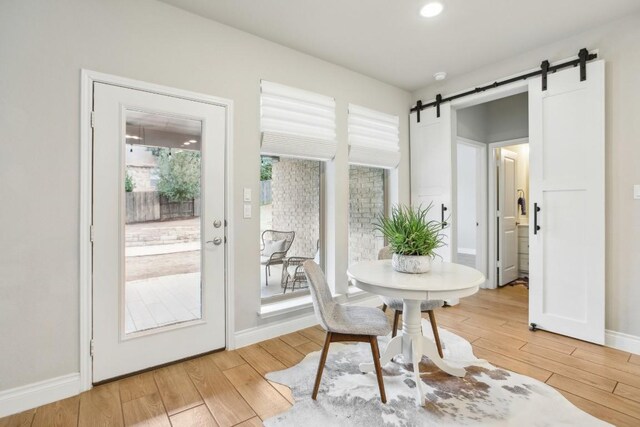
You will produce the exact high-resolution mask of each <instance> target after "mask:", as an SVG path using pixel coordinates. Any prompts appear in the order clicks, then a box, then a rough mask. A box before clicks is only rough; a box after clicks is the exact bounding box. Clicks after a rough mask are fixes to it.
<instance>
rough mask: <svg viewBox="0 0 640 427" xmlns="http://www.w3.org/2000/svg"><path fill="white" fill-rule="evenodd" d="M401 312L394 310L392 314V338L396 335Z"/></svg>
mask: <svg viewBox="0 0 640 427" xmlns="http://www.w3.org/2000/svg"><path fill="white" fill-rule="evenodd" d="M401 314H402V312H401V311H400V310H396V312H395V313H394V315H393V332H392V334H391V337H392V338H393V337H395V336H396V335H398V323H400V315H401Z"/></svg>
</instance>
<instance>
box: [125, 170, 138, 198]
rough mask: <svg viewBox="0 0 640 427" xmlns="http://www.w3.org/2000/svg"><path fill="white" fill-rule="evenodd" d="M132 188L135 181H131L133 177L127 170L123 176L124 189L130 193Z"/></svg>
mask: <svg viewBox="0 0 640 427" xmlns="http://www.w3.org/2000/svg"><path fill="white" fill-rule="evenodd" d="M134 188H136V183H135V182H133V177H132V176H131V175H129V171H127V172H126V173H125V176H124V191H126V192H127V193H131V192H132V191H133V189H134Z"/></svg>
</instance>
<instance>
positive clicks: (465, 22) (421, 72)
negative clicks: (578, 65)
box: [161, 0, 640, 90]
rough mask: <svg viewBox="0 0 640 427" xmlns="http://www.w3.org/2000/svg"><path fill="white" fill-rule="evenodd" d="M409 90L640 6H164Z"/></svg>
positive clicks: (399, 0) (278, 1) (224, 1)
mask: <svg viewBox="0 0 640 427" xmlns="http://www.w3.org/2000/svg"><path fill="white" fill-rule="evenodd" d="M161 1H163V2H165V3H168V4H172V5H174V6H177V7H180V8H182V9H185V10H187V11H190V12H193V13H196V14H198V15H201V16H204V17H206V18H210V19H213V20H215V21H218V22H222V23H224V24H227V25H229V26H232V27H235V28H238V29H240V30H243V31H246V32H249V33H252V34H255V35H257V36H259V37H262V38H265V39H267V40H271V41H273V42H276V43H279V44H282V45H284V46H288V47H291V48H293V49H296V50H299V51H301V52H304V53H308V54H310V55H313V56H315V57H318V58H321V59H324V60H327V61H329V62H333V63H335V64H338V65H342V66H343V67H346V68H349V69H351V70H354V71H357V72H360V73H362V74H366V75H368V76H371V77H374V78H376V79H378V80H381V81H384V82H387V83H390V84H392V85H394V86H397V87H401V88H403V89H406V90H415V89H418V88H420V87H423V86H426V85H428V84H429V83H431V82H433V74H434V73H436V72H438V71H446V72H447V73H448V75H449V76H455V75H460V74H464V73H466V72H469V71H471V70H473V69H475V68H478V67H481V66H483V65H487V64H490V63H492V62H495V61H499V60H502V59H506V58H508V57H511V56H514V55H516V54H518V53H520V52H523V51H526V50H529V49H533V48H536V47H539V46H542V45H545V44H547V43H551V42H553V41H556V40H559V39H562V38H565V37H568V36H571V35H574V34H577V33H579V32H582V31H585V30H588V29H589V28H590V27H592V26H594V25H599V24H603V23H605V22H608V21H611V20H614V19H616V18H619V17H622V16H624V15H626V14H629V13H630V12H631V11H636V10H639V11H640V1H638V0H440V1H441V2H442V3H443V4H444V11H443V12H442V14H441V15H439V16H437V17H435V18H423V17H421V16H420V15H419V10H420V8H421V7H422V6H423V5H424V4H426V3H428V2H429V1H431V0H161Z"/></svg>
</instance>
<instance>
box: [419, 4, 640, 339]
mask: <svg viewBox="0 0 640 427" xmlns="http://www.w3.org/2000/svg"><path fill="white" fill-rule="evenodd" d="M639 40H640V14H635V15H632V16H629V17H627V18H625V19H623V20H620V21H617V22H613V23H611V24H608V25H606V26H603V27H600V28H595V29H593V30H592V31H589V32H587V33H582V34H577V35H575V36H573V37H570V38H567V39H566V40H562V41H558V42H556V43H553V44H550V45H547V46H544V47H541V48H538V49H535V50H531V51H527V52H523V53H522V54H521V55H518V56H516V57H513V58H511V59H507V60H504V61H501V62H496V63H493V64H490V65H488V66H485V67H480V68H478V69H477V70H475V71H474V72H471V73H469V74H465V75H462V76H456V77H454V78H451V79H448V80H445V81H444V82H438V83H434V84H433V85H430V86H428V87H425V88H423V89H421V90H418V91H416V92H414V94H413V98H414V101H416V100H418V99H422V100H423V102H426V101H429V100H432V99H434V98H435V95H436V94H438V93H442V94H443V95H444V96H446V95H448V94H450V93H453V92H455V91H461V90H465V89H469V88H473V87H477V86H479V85H481V84H484V83H487V82H492V81H494V80H495V79H498V78H501V77H504V76H509V75H512V74H516V73H519V72H521V71H523V70H528V69H531V68H535V67H538V66H539V64H540V62H541V61H542V60H544V59H549V60H550V61H558V60H561V59H564V58H567V57H569V56H572V55H576V54H577V52H578V50H579V49H580V48H583V47H587V48H589V49H599V56H600V58H604V59H605V60H606V61H607V66H606V168H607V171H606V203H607V207H606V216H607V219H606V227H607V238H606V269H607V272H606V311H607V313H606V318H607V319H606V328H607V329H610V330H613V331H618V332H623V333H627V334H631V335H634V336H640V311H638V310H637V307H636V305H637V303H638V301H640V286H639V284H640V200H634V199H633V196H632V195H633V184H640V167H639V164H640V144H639V143H638V141H640V121H639V120H638V117H640V102H638V98H639V96H638V95H639V90H640V89H639V85H640V78H639V76H640V49H638V42H639ZM444 65H446V64H443V66H444Z"/></svg>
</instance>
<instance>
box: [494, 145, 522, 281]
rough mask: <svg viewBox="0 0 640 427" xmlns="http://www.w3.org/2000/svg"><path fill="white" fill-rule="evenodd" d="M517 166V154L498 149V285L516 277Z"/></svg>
mask: <svg viewBox="0 0 640 427" xmlns="http://www.w3.org/2000/svg"><path fill="white" fill-rule="evenodd" d="M517 168H518V154H517V153H514V152H513V151H509V150H507V149H504V148H501V149H500V166H499V167H498V170H499V173H498V175H499V179H498V188H499V196H498V204H499V211H500V216H499V219H498V247H499V251H498V253H499V257H500V259H499V261H500V263H499V267H498V271H499V278H498V283H499V285H500V286H502V285H506V284H507V283H509V282H512V281H514V280H516V279H517V278H518V232H517V226H516V220H517V217H518V210H517V202H516V200H517V196H516V194H517V184H516V179H517V176H518V175H517Z"/></svg>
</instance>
